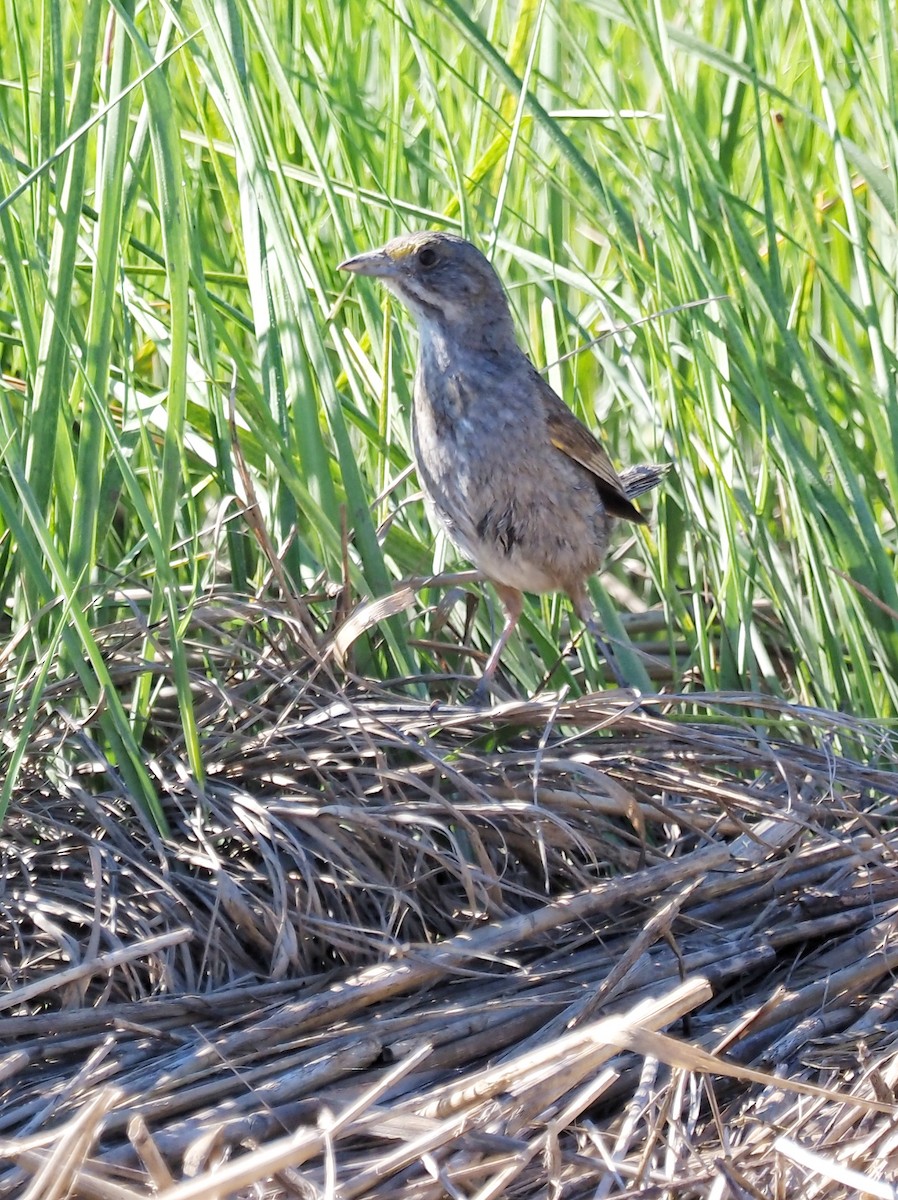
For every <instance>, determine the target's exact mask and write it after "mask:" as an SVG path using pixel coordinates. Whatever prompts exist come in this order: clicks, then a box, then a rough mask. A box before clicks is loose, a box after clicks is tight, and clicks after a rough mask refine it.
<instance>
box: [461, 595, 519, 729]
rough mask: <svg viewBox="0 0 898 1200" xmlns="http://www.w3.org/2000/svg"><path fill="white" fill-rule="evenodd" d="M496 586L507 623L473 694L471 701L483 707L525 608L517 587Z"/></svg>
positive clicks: (476, 705)
mask: <svg viewBox="0 0 898 1200" xmlns="http://www.w3.org/2000/svg"><path fill="white" fill-rule="evenodd" d="M495 586H496V591H497V592H498V593H499V599H500V600H501V601H502V607H503V608H504V609H505V624H504V626H503V627H502V632H501V633H500V634H499V636H498V637H497V638H496V642H495V645H494V646H493V648H492V650H490V656H489V658H488V659H487V660H486V666H485V667H484V668H483V674H482V675H481V677H480V683H478V685H477V687H476V688H475V689H474V693H473V695H472V696H471V703H472V704H473V705H475V707H477V708H482V707H483V706H484V705H486V704H487V703H488V702H489V695H490V682H491V680H492V678H493V675H494V673H495V670H496V667H497V666H498V665H499V659H500V658H501V657H502V651H503V650H504V649H505V647H506V645H507V644H508V639H509V638H510V637H511V635H512V634H513V633H514V631H515V628H516V626H517V623H518V621H519V620H520V618H521V613H522V612H523V609H524V597H523V595H522V593H521V592H519V591H518V590H517V589H516V588H510V587H506V586H505V585H504V584H502V583H497V584H496V585H495Z"/></svg>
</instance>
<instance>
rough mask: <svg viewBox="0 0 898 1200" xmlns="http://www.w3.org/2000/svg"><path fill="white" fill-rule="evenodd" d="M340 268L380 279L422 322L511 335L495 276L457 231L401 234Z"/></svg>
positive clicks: (500, 285)
mask: <svg viewBox="0 0 898 1200" xmlns="http://www.w3.org/2000/svg"><path fill="white" fill-rule="evenodd" d="M340 270H341V271H352V272H353V273H354V274H356V275H373V276H375V277H376V278H377V279H380V280H382V282H383V283H384V284H386V286H387V287H388V288H389V289H390V290H391V291H392V292H395V294H396V295H397V296H398V297H399V299H400V300H401V301H402V302H403V304H405V305H406V307H407V308H408V309H409V310H410V311H411V312H412V314H413V315H414V316H415V318H416V319H417V321H418V323H419V325H421V326H430V327H437V328H441V329H443V330H444V331H455V330H457V331H464V332H465V333H466V334H468V335H473V334H475V333H478V332H480V333H482V335H484V336H485V335H486V334H487V331H491V333H492V334H493V335H495V334H496V333H499V332H500V331H501V333H502V335H503V336H505V335H506V334H507V335H508V336H510V337H511V338H512V340H513V339H514V330H513V326H512V321H511V314H510V312H509V309H508V300H507V299H506V296H505V292H504V291H503V289H502V284H501V283H500V282H499V277H498V276H497V275H496V272H495V271H494V270H493V268H492V266H491V265H490V263H489V261H488V260H487V258H486V257H485V256H484V255H483V254H481V252H480V251H479V250H478V249H477V247H476V246H473V245H472V244H471V243H470V242H468V241H465V239H464V238H461V237H458V236H457V235H456V234H453V233H440V232H433V231H425V232H422V233H409V234H403V235H402V236H401V237H397V238H394V239H393V240H392V241H391V242H387V244H386V245H385V246H383V247H382V248H381V249H380V250H370V251H368V252H367V253H365V254H359V255H357V256H356V257H355V258H350V259H347V261H346V262H344V263H341V264H340ZM490 340H494V336H493V337H491V338H490Z"/></svg>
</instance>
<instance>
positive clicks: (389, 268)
mask: <svg viewBox="0 0 898 1200" xmlns="http://www.w3.org/2000/svg"><path fill="white" fill-rule="evenodd" d="M339 270H341V271H352V273H353V275H375V276H380V277H381V278H383V277H384V276H388V275H396V274H398V266H397V264H396V260H395V259H394V258H392V257H391V256H390V255H389V254H387V252H386V251H385V250H369V251H367V253H365V254H357V255H356V256H355V258H347V260H346V262H341V263H340V266H339Z"/></svg>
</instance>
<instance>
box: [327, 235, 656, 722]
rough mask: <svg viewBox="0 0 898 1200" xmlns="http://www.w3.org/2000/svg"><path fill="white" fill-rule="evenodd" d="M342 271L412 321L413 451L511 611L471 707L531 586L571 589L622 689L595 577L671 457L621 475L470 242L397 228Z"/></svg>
mask: <svg viewBox="0 0 898 1200" xmlns="http://www.w3.org/2000/svg"><path fill="white" fill-rule="evenodd" d="M339 269H340V270H342V271H348V272H350V273H351V274H353V275H367V276H372V277H374V278H376V279H378V280H380V281H381V282H382V283H383V284H385V285H386V287H387V288H389V289H390V291H391V292H393V293H394V294H395V295H396V296H397V297H398V298H399V299H400V300H401V301H402V303H403V304H404V305H405V306H406V308H408V310H409V311H410V312H411V314H412V316H413V317H414V319H415V322H416V324H417V327H418V334H419V348H418V363H417V371H416V375H415V387H414V404H413V413H412V446H413V451H414V457H415V464H416V468H417V473H418V478H419V481H420V484H421V487H422V490H423V493H424V499H425V506H426V508H427V510H428V515H429V516H430V518H431V522H432V523H433V521H434V519H435V521H436V523H437V524H439V525H441V526H442V527H443V528H444V529H445V531H446V533H447V534H448V536H449V538H450V539H451V541H452V542H453V543H454V544H455V545H456V547H457V548H458V549H459V550H460V551H461V553H462V555H464V557H465V558H467V559H469V560H470V561H471V562H472V563H473V564H474V566H475V567H477V568H478V570H479V571H480V572H481V574H482V575H483V576H484V577H485V578H486V579H487V580H489V581H490V582H491V583H492V584H493V585H494V587H495V589H496V592H497V593H498V595H499V599H500V600H501V602H502V605H503V607H504V610H505V622H504V625H503V628H502V630H501V632H500V633H499V635H498V637H497V638H496V640H495V642H494V644H493V646H492V649H491V650H490V653H489V656H488V658H487V660H486V664H485V665H484V668H483V671H482V675H481V679H480V682H479V684H478V685H477V688H476V689H475V692H474V694H473V696H472V697H471V703H473V704H475V705H480V706H482V705H483V704H485V703H488V701H489V696H490V693H491V690H492V683H493V676H494V674H495V671H496V668H497V666H498V664H499V661H500V658H501V656H502V652H503V650H504V649H505V646H506V645H507V644H508V640H509V638H510V637H511V635H512V634H513V632H514V630H515V628H516V626H517V624H518V621H519V620H520V617H521V613H522V611H523V603H524V598H523V594H524V593H525V592H526V593H543V592H565V593H566V594H567V595H568V596H569V597H570V600H571V603H572V605H573V608H574V611H575V612H576V614H577V616H578V617H579V618H580V620H581V621H582V622H583V624H584V625H585V626H586V628H587V629H588V630H589V632H590V633H591V634H592V636H593V637H594V638H595V639H596V641H597V644H598V646H599V648H600V650H601V652H602V653H603V654H604V655H605V658H606V660H607V661H608V664H609V667H610V668H611V670H612V673H613V674H614V676H615V679H616V681H617V683H618V685H619V686H621V687H627V686H628V684H627V681H626V679H624V678H623V676H622V674H621V672H620V670H619V667H618V665H617V663H616V661H615V659H614V656H613V654H612V653H611V651H610V648H609V647H608V646H606V645H605V643H604V641H603V638H602V635H601V630H600V628H599V626H598V623H597V622H596V620H595V617H594V613H593V608H592V604H591V602H590V599H589V594H588V592H587V581H588V580H589V578H590V577H591V576H592V575H594V574H595V573H596V572H597V571H598V569H599V567H600V566H601V564H602V561H603V559H604V557H605V554H606V551H607V549H608V543H609V537H610V532H611V527H612V524H613V521H615V520H624V521H630V522H632V523H634V524H636V525H645V524H646V518H645V517H644V515H643V514H642V513H641V512H640V510H639V509H638V508H637V507H636V505H635V504H634V500H635V499H636V498H637V497H638V496H640V495H641V494H642V493H644V492H646V491H648V490H650V489H651V488H653V487H655V486H656V485H657V484H658V483H659V482H660V480H661V479H662V478H663V476H664V474H665V473H666V471H667V469H668V465H669V464H663V465H652V464H644V465H640V466H636V467H631V468H629V469H627V470H623V471H621V472H620V474H618V472H617V471H616V470H615V468H614V466H613V465H612V462H611V459H610V458H609V457H608V454H607V452H606V451H605V449H604V447H603V446H602V444H601V442H600V441H599V440H598V439H597V438H596V437H595V436H594V435H593V434H592V433H591V432H590V430H589V429H587V427H586V426H585V425H584V424H583V423H582V422H581V421H579V420H578V418H577V417H575V416H574V414H573V413H572V412H571V410H570V409H569V408H568V407H567V405H566V404H565V403H564V401H563V400H562V399H561V398H560V397H559V396H558V395H557V394H556V392H555V391H553V389H552V388H551V387H550V386H549V384H548V383H547V382H546V381H545V380H544V379H543V377H542V376H541V375H540V374H539V372H538V371H537V370H536V368H535V367H534V365H533V363H532V362H531V360H530V359H529V358H528V356H527V355H526V353H525V352H524V350H523V349H522V348H521V346H520V345H519V343H518V339H517V335H516V333H515V327H514V321H513V319H512V315H511V309H510V306H509V303H508V298H507V296H506V294H505V291H504V289H503V287H502V283H501V282H500V280H499V277H498V275H497V274H496V271H495V270H494V268H493V266H492V264H491V263H490V262H489V260H488V259H487V257H486V256H485V255H484V254H483V253H482V252H481V251H480V250H479V249H478V248H477V247H476V246H475V245H474V244H473V243H472V242H470V241H468V240H466V239H465V238H463V237H460V236H458V235H457V234H453V233H448V232H444V231H438V230H423V231H420V232H414V233H407V234H402V235H400V236H399V237H396V238H394V239H393V240H392V241H390V242H387V244H386V245H384V246H382V247H381V248H379V249H376V250H369V251H367V252H365V253H363V254H358V255H356V256H355V257H353V258H349V259H347V260H346V261H345V262H343V263H341V264H340V266H339Z"/></svg>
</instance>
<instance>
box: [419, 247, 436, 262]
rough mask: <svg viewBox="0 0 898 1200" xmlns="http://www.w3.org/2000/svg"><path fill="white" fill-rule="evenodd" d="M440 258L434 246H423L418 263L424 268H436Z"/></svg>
mask: <svg viewBox="0 0 898 1200" xmlns="http://www.w3.org/2000/svg"><path fill="white" fill-rule="evenodd" d="M439 257H440V256H439V255H438V254H437V252H436V250H434V248H433V246H423V247H422V248H421V249H420V250H419V251H418V262H419V263H420V265H421V266H422V267H435V266H436V263H437V259H438V258H439Z"/></svg>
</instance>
